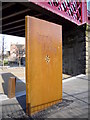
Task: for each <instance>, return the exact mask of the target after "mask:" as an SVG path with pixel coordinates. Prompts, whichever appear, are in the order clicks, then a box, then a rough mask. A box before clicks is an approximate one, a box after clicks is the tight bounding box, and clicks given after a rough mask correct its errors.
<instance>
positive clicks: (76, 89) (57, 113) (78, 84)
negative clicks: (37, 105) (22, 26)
mask: <svg viewBox="0 0 90 120" xmlns="http://www.w3.org/2000/svg"><path fill="white" fill-rule="evenodd" d="M89 82H90V81H89V80H88V79H87V76H85V75H81V76H76V77H73V78H68V79H66V80H63V100H62V102H60V103H58V104H56V105H53V106H51V107H49V108H47V109H45V110H43V111H41V112H39V113H36V114H34V115H33V116H31V117H32V118H88V106H90V102H89V101H88V94H89V92H90V91H88V84H89ZM25 94H26V93H25V91H23V92H22V94H20V93H19V94H16V97H14V98H12V99H5V100H2V117H3V118H24V119H28V120H29V119H30V116H28V115H27V114H26V111H25V110H26V95H25ZM0 95H1V94H0Z"/></svg>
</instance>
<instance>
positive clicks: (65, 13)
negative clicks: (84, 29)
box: [29, 0, 87, 25]
mask: <svg viewBox="0 0 90 120" xmlns="http://www.w3.org/2000/svg"><path fill="white" fill-rule="evenodd" d="M29 1H31V2H33V3H35V4H37V5H39V6H41V7H42V8H45V9H47V10H49V11H51V12H53V13H55V14H57V15H59V16H61V17H64V18H65V19H67V20H70V21H71V22H74V23H75V24H77V25H81V24H84V23H85V22H87V2H86V0H82V1H80V2H79V1H78V0H73V1H71V0H67V1H66V0H43V1H42V0H29Z"/></svg>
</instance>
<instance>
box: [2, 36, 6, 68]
mask: <svg viewBox="0 0 90 120" xmlns="http://www.w3.org/2000/svg"><path fill="white" fill-rule="evenodd" d="M4 38H5V37H4V36H3V37H2V69H3V67H4Z"/></svg>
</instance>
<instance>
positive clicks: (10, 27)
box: [0, 2, 77, 37]
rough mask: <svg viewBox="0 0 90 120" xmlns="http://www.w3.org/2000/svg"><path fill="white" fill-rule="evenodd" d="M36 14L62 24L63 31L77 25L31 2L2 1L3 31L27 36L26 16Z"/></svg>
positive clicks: (35, 15)
mask: <svg viewBox="0 0 90 120" xmlns="http://www.w3.org/2000/svg"><path fill="white" fill-rule="evenodd" d="M26 15H29V16H34V17H37V18H40V19H44V20H46V21H50V22H53V23H56V24H60V25H62V28H63V32H64V31H67V30H70V29H72V28H74V27H76V26H77V25H76V24H74V23H72V22H71V21H69V20H67V19H65V18H63V17H61V16H59V15H56V14H54V13H52V12H50V11H48V10H46V9H43V8H41V7H40V6H37V5H35V4H34V3H31V2H29V3H28V2H3V3H2V19H0V20H2V26H0V27H2V33H3V34H9V35H15V36H21V37H25V16H26Z"/></svg>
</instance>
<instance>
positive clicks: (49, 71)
mask: <svg viewBox="0 0 90 120" xmlns="http://www.w3.org/2000/svg"><path fill="white" fill-rule="evenodd" d="M25 26H26V112H27V113H28V114H29V115H31V114H33V113H35V112H38V111H40V110H42V109H44V108H47V107H48V106H51V105H53V104H55V103H57V102H59V101H61V100H62V27H61V26H60V25H56V24H54V23H50V22H47V21H44V20H40V19H37V18H34V17H30V16H26V25H25Z"/></svg>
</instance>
